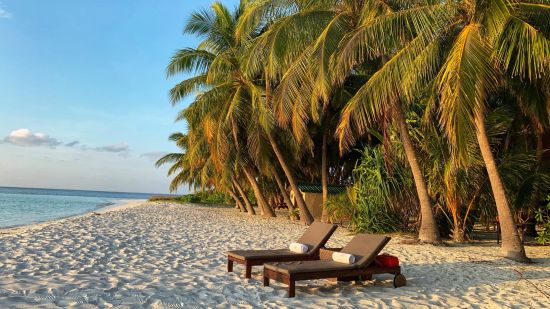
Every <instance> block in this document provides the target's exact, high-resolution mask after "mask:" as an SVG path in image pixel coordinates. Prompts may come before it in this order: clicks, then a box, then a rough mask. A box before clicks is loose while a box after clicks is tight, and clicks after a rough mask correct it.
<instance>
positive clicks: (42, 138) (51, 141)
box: [4, 128, 61, 148]
mask: <svg viewBox="0 0 550 309" xmlns="http://www.w3.org/2000/svg"><path fill="white" fill-rule="evenodd" d="M4 142H6V143H11V144H14V145H18V146H30V147H33V146H49V147H52V148H54V147H56V146H59V145H60V144H61V142H60V141H58V140H57V139H56V138H52V137H49V136H48V135H47V134H44V133H32V132H31V130H29V129H24V128H22V129H17V130H14V131H11V133H10V134H9V135H8V136H6V137H5V138H4Z"/></svg>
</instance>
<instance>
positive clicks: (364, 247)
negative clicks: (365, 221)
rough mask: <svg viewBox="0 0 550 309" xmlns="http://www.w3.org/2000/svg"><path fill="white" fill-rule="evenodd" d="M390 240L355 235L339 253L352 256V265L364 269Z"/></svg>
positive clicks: (378, 236)
mask: <svg viewBox="0 0 550 309" xmlns="http://www.w3.org/2000/svg"><path fill="white" fill-rule="evenodd" d="M390 239H391V238H390V237H388V236H384V235H373V234H357V235H355V236H354V237H353V238H352V239H351V241H350V242H349V243H348V244H347V245H346V246H345V247H344V248H342V251H340V252H343V253H348V254H352V255H354V256H355V263H354V264H355V265H357V266H358V267H366V266H369V265H370V263H372V261H373V260H374V258H375V257H376V256H377V255H378V254H379V253H380V251H382V249H383V248H384V247H385V246H386V244H387V243H388V242H389V241H390Z"/></svg>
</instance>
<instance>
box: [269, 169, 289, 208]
mask: <svg viewBox="0 0 550 309" xmlns="http://www.w3.org/2000/svg"><path fill="white" fill-rule="evenodd" d="M273 178H275V182H276V183H277V186H278V187H279V191H281V195H282V196H283V200H284V201H285V204H286V205H287V206H288V211H294V204H292V201H291V200H290V196H289V195H288V192H287V191H286V188H285V185H284V184H283V181H282V180H281V176H279V174H277V172H274V173H273Z"/></svg>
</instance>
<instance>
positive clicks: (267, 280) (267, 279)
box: [264, 273, 269, 286]
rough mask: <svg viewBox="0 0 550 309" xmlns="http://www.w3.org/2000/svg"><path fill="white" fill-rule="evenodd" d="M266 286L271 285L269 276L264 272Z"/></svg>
mask: <svg viewBox="0 0 550 309" xmlns="http://www.w3.org/2000/svg"><path fill="white" fill-rule="evenodd" d="M264 286H269V277H268V276H267V274H266V273H264Z"/></svg>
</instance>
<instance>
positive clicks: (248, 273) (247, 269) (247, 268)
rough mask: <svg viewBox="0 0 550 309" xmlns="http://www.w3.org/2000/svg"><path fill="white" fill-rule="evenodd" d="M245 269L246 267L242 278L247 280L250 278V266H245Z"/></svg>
mask: <svg viewBox="0 0 550 309" xmlns="http://www.w3.org/2000/svg"><path fill="white" fill-rule="evenodd" d="M245 267H246V271H245V274H244V277H245V278H247V279H250V278H252V265H248V264H245Z"/></svg>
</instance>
